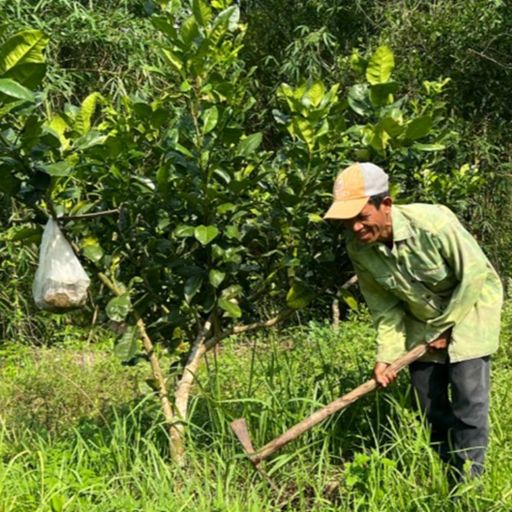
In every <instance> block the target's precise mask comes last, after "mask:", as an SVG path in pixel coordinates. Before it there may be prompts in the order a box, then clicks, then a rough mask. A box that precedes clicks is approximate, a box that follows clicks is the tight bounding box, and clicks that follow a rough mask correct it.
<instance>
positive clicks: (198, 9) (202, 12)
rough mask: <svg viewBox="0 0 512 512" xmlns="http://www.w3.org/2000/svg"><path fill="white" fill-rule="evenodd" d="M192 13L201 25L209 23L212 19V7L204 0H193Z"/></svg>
mask: <svg viewBox="0 0 512 512" xmlns="http://www.w3.org/2000/svg"><path fill="white" fill-rule="evenodd" d="M192 13H193V14H194V18H195V19H196V21H197V24H198V25H199V26H201V27H205V26H206V25H208V23H209V21H210V20H211V19H212V11H211V9H210V7H209V6H208V5H207V4H206V3H204V2H203V1H202V0H192Z"/></svg>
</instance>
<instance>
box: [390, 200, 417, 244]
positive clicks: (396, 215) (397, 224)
mask: <svg viewBox="0 0 512 512" xmlns="http://www.w3.org/2000/svg"><path fill="white" fill-rule="evenodd" d="M391 222H392V225H393V242H400V241H402V240H405V239H406V238H410V237H411V236H412V235H413V232H412V228H411V223H410V222H409V220H408V219H407V217H406V216H405V215H404V214H403V213H402V212H401V211H400V206H397V205H393V206H392V207H391Z"/></svg>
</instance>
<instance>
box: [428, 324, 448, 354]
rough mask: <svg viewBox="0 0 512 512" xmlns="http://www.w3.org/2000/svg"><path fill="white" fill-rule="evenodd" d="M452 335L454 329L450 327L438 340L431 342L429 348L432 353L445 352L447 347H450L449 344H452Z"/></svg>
mask: <svg viewBox="0 0 512 512" xmlns="http://www.w3.org/2000/svg"><path fill="white" fill-rule="evenodd" d="M451 334H452V328H451V327H450V328H449V329H447V330H446V331H444V332H443V333H442V334H440V335H439V337H438V338H437V339H435V340H434V341H432V342H430V343H429V345H428V348H429V350H430V351H431V352H434V351H436V350H444V349H445V348H446V347H448V343H450V337H451Z"/></svg>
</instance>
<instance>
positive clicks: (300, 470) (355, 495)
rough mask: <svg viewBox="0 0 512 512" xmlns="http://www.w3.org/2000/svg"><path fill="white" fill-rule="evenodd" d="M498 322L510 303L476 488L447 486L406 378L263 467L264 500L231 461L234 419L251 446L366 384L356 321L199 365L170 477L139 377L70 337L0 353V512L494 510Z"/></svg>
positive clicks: (363, 338)
mask: <svg viewBox="0 0 512 512" xmlns="http://www.w3.org/2000/svg"><path fill="white" fill-rule="evenodd" d="M510 312H511V310H510V304H509V305H508V306H507V309H506V314H505V318H504V326H503V327H504V332H503V341H504V342H503V344H502V347H501V349H500V352H499V353H498V355H497V357H496V358H495V361H494V368H493V380H494V384H493V407H492V435H491V445H490V452H489V456H488V464H487V468H488V469H487V472H486V474H485V476H484V478H483V480H482V481H481V482H478V483H477V482H469V483H465V484H461V485H458V486H456V487H455V488H452V487H451V485H450V483H449V479H448V476H447V473H446V468H445V467H443V465H442V464H441V463H440V461H439V459H438V458H437V456H436V455H435V454H434V453H433V451H432V450H431V449H430V448H429V445H428V432H427V431H426V430H425V429H424V427H423V426H422V424H421V421H420V419H419V418H418V417H417V416H416V415H415V414H414V413H412V412H411V410H410V408H409V399H410V397H409V389H408V385H407V378H406V376H405V375H404V376H402V377H401V378H400V379H399V382H398V383H397V384H396V385H395V387H394V389H393V390H389V391H386V392H379V393H378V394H376V395H372V396H368V397H366V398H364V399H363V400H362V401H360V402H358V403H356V404H354V405H353V406H352V407H351V408H349V409H347V410H346V411H345V412H344V413H342V414H338V415H336V416H334V417H332V418H330V419H329V420H328V421H327V422H325V423H324V424H322V425H320V426H318V427H316V428H315V429H314V430H312V431H310V432H309V433H308V434H307V435H305V436H303V437H302V438H300V439H299V440H297V442H295V443H293V444H291V445H289V446H288V447H286V448H285V449H284V450H283V451H282V452H281V453H279V454H278V455H277V456H275V457H274V458H273V459H272V460H271V461H269V462H267V463H266V470H267V471H268V473H269V474H270V476H271V478H272V480H273V481H274V483H275V485H276V489H273V488H272V487H270V486H269V484H268V483H267V482H266V481H265V480H264V479H262V478H261V477H260V476H259V475H258V474H257V473H255V472H254V470H253V469H252V466H251V465H250V464H249V463H248V462H247V461H246V460H245V459H244V457H243V456H242V454H241V451H240V446H239V445H238V442H237V441H236V440H235V439H234V436H233V434H232V433H231V431H230V430H229V427H228V423H229V421H230V420H232V419H233V418H235V417H238V416H239V415H244V416H245V417H246V418H247V420H248V423H249V426H250V429H251V433H252V436H253V440H254V443H255V446H261V445H263V444H264V443H265V442H267V441H268V440H269V439H271V438H273V437H274V436H276V435H278V434H280V433H281V432H283V431H284V430H285V429H286V428H288V427H290V426H291V425H293V424H294V423H296V422H297V421H299V420H301V419H302V418H303V417H304V416H305V415H307V414H310V413H311V412H312V411H313V410H315V409H316V408H318V406H320V405H321V404H324V403H326V402H328V401H329V400H331V399H333V398H335V397H337V396H338V395H340V394H341V393H343V392H344V391H347V390H349V389H351V388H352V387H354V386H355V385H357V384H359V383H360V382H361V381H363V380H365V379H366V378H367V376H368V371H369V368H370V366H371V362H372V359H373V336H374V333H373V329H372V328H371V327H370V326H369V324H368V319H367V317H366V316H365V315H364V314H360V315H358V316H354V317H353V318H352V319H350V320H348V321H346V322H344V323H343V325H342V326H341V327H340V329H339V330H338V331H333V330H332V328H331V327H330V326H329V325H326V324H321V323H310V324H309V325H307V326H304V327H302V328H293V329H290V330H286V331H282V332H280V333H279V335H271V336H270V337H269V336H265V337H263V336H253V337H250V338H247V339H244V341H243V343H238V342H236V340H234V339H233V340H230V341H229V342H228V343H226V345H225V346H224V347H223V348H222V349H221V350H219V351H217V352H216V353H215V354H214V355H211V356H209V357H208V365H207V366H205V368H204V369H203V371H202V372H201V375H200V376H199V379H198V386H197V387H196V391H195V393H194V398H193V402H192V406H191V408H192V413H191V429H190V430H189V431H188V435H189V438H190V439H189V445H190V450H189V451H188V452H187V461H188V464H187V466H186V467H185V468H179V467H178V466H175V465H171V464H170V463H169V459H168V452H167V449H166V432H165V429H164V425H163V424H162V423H161V422H160V421H159V420H156V419H155V414H154V413H155V407H157V405H156V402H155V401H154V400H153V399H152V397H151V395H147V394H146V392H147V388H146V387H145V386H146V384H145V378H146V377H149V374H147V375H146V374H144V372H142V373H141V372H140V370H138V369H136V368H133V369H131V370H130V372H129V373H127V372H126V369H125V368H123V367H121V366H120V365H119V363H118V362H117V361H115V360H114V359H113V358H112V356H111V355H110V352H109V351H106V349H107V348H108V347H107V346H105V344H103V346H102V344H101V343H99V344H98V343H96V344H95V345H93V346H92V347H91V349H90V351H88V352H85V353H84V351H83V347H80V350H78V349H77V344H76V341H75V340H76V336H77V335H78V334H79V332H77V331H74V332H69V338H68V339H67V340H64V341H63V342H62V343H61V345H60V346H59V347H54V348H52V349H42V350H41V349H38V350H28V349H25V350H23V351H20V350H13V348H14V347H13V345H9V351H8V352H7V353H6V352H5V350H4V358H3V364H2V367H1V371H0V375H1V379H0V382H1V383H2V385H1V387H0V402H1V404H2V411H5V412H3V413H2V435H1V436H0V453H1V455H2V460H3V462H2V464H1V465H0V488H1V490H2V492H1V493H0V504H1V505H0V506H1V508H2V510H5V511H10V510H12V511H14V510H16V511H19V512H23V511H25V510H26V511H29V510H30V511H36V510H41V511H43V510H58V511H60V510H64V511H74V510H77V511H78V510H98V511H102V512H106V511H110V510H112V511H114V510H120V509H122V510H126V511H129V510H134V511H135V510H147V511H152V512H153V511H159V510H162V511H164V510H169V509H172V510H195V509H203V510H229V511H236V510H239V511H240V512H242V511H246V510H252V511H260V510H261V511H267V510H303V511H310V510H318V511H320V510H322V511H325V510H333V511H334V510H338V511H344V510H346V511H353V510H371V511H379V512H380V511H393V510H410V511H420V510H421V511H427V510H428V511H443V512H444V511H446V510H453V511H462V510H482V511H483V510H485V511H496V512H498V511H502V510H508V509H509V508H510V506H511V505H512V502H511V498H510V496H511V488H510V482H509V479H508V475H509V472H510V470H512V466H511V460H512V458H511V456H510V436H511V431H510V423H511V420H512V418H511V417H510V408H509V407H508V404H509V391H508V389H509V386H508V384H507V382H508V381H509V380H510V378H511V374H510V372H511V368H510V359H509V353H510V344H509V343H507V340H508V339H509V338H510V334H511V332H510V331H511V328H512V327H511V314H510ZM84 370H85V371H84ZM144 396H145V398H144ZM14 401H16V407H14V406H13V405H14ZM45 405H46V409H45ZM30 411H32V414H29V413H30ZM455 497H457V498H455Z"/></svg>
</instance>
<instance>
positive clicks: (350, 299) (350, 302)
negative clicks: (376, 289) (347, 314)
mask: <svg viewBox="0 0 512 512" xmlns="http://www.w3.org/2000/svg"><path fill="white" fill-rule="evenodd" d="M340 296H341V298H342V299H343V302H345V304H346V305H347V306H348V307H349V308H350V309H352V310H353V311H357V310H358V309H359V304H358V302H357V299H356V298H355V297H354V295H352V294H351V293H350V292H349V291H348V290H345V289H343V288H342V289H341V291H340Z"/></svg>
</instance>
